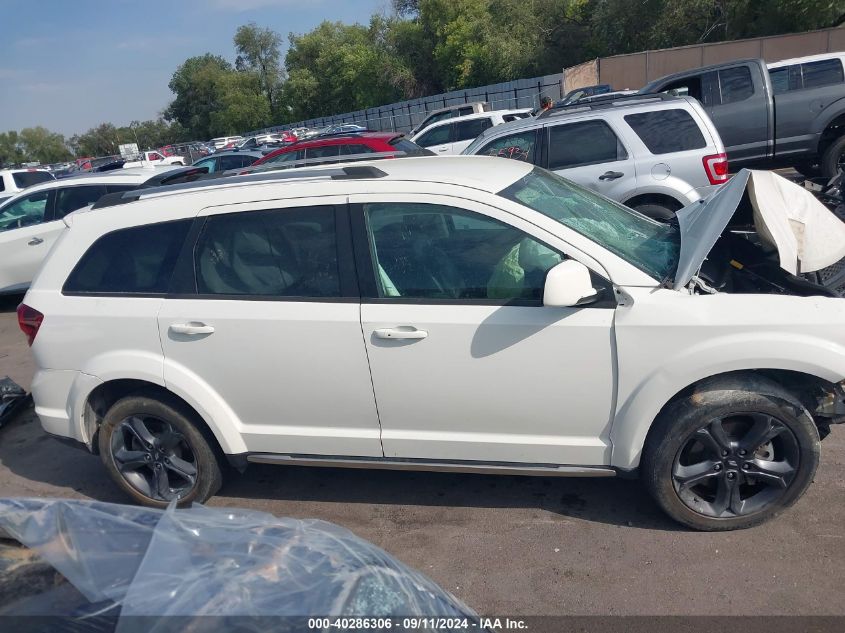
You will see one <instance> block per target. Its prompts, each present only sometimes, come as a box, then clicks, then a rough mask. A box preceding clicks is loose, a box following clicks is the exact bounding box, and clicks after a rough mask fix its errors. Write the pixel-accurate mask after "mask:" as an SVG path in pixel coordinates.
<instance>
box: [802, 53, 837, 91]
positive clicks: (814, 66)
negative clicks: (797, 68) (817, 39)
mask: <svg viewBox="0 0 845 633" xmlns="http://www.w3.org/2000/svg"><path fill="white" fill-rule="evenodd" d="M801 72H802V74H803V75H804V87H805V88H818V87H819V86H829V85H831V84H841V83H842V82H843V76H842V62H841V61H839V60H838V59H825V60H823V61H819V62H810V63H808V64H801Z"/></svg>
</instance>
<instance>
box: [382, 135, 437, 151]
mask: <svg viewBox="0 0 845 633" xmlns="http://www.w3.org/2000/svg"><path fill="white" fill-rule="evenodd" d="M390 146H391V147H393V148H394V149H396V150H397V151H400V152H405V153H406V154H410V155H414V154H416V155H420V154H424V153H425V154H428V153H429V151H428V150H424V149H423V148H422V147H420V146H419V145H417V144H416V143H414V142H413V141H409V140H408V139H406V138H404V137H399V138H395V139H393V140H392V141H390Z"/></svg>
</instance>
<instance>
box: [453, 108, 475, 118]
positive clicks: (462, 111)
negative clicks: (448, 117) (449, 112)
mask: <svg viewBox="0 0 845 633" xmlns="http://www.w3.org/2000/svg"><path fill="white" fill-rule="evenodd" d="M472 112H473V111H472V106H469V107H467V108H458V112H457V114H456V115H454V116H466V115H468V114H472Z"/></svg>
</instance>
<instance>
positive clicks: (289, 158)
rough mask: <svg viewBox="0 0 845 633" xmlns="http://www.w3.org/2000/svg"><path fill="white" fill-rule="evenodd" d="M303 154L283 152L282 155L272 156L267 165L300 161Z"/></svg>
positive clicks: (302, 152)
mask: <svg viewBox="0 0 845 633" xmlns="http://www.w3.org/2000/svg"><path fill="white" fill-rule="evenodd" d="M304 153H305V152H304V151H303V150H299V151H293V152H285V153H283V154H279V155H277V156H274V157H273V158H271V159H270V160H268V161H267V162H268V163H290V162H293V161H296V160H301V159H302V156H303V154H304Z"/></svg>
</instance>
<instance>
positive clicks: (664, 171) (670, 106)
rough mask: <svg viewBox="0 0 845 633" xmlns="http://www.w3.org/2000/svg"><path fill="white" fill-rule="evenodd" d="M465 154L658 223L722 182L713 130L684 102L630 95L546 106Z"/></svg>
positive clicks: (724, 175)
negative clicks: (533, 172)
mask: <svg viewBox="0 0 845 633" xmlns="http://www.w3.org/2000/svg"><path fill="white" fill-rule="evenodd" d="M464 154H475V155H483V156H499V157H503V158H510V159H515V160H520V161H524V162H528V163H532V164H534V165H537V166H539V167H544V168H546V169H549V170H551V171H553V172H555V173H557V174H560V175H561V176H564V177H566V178H569V179H570V180H572V181H573V182H575V183H577V184H579V185H582V186H584V187H587V188H589V189H592V190H593V191H597V192H598V193H600V194H602V195H605V196H607V197H608V198H611V199H613V200H617V201H619V202H622V203H624V204H626V205H628V206H629V207H633V208H634V209H636V210H638V211H640V212H641V213H644V214H645V215H647V216H649V217H651V218H653V219H657V220H669V219H671V218H672V217H674V215H675V212H676V211H678V210H679V209H681V208H682V207H685V206H687V205H688V204H691V203H693V202H696V201H697V200H700V199H701V198H703V197H704V196H706V195H707V194H709V193H711V192H712V191H713V190H714V189H715V188H717V187H718V186H720V185H722V184H724V183H725V182H727V180H728V159H727V156H726V154H725V147H724V145H723V144H722V139H721V138H720V137H719V132H718V131H717V130H716V127H715V126H714V125H713V122H712V121H711V120H710V117H708V116H707V113H706V112H705V111H704V108H703V107H702V106H701V104H700V103H699V102H698V101H696V100H695V99H693V98H691V97H671V96H668V95H652V96H645V97H644V96H643V95H632V96H628V97H620V98H617V99H611V100H609V101H602V100H600V99H599V100H596V101H594V102H592V103H589V102H588V103H584V104H581V103H576V104H573V105H571V106H563V107H558V108H552V109H551V110H547V111H546V112H543V113H541V114H540V115H538V116H537V117H533V118H531V119H525V120H522V121H517V122H514V123H506V124H505V125H500V126H498V127H494V128H492V129H489V130H487V131H485V132H484V134H482V135H481V136H480V137H478V138H477V139H476V140H475V141H473V143H472V144H471V145H470V146H469V147H467V148H466V150H464Z"/></svg>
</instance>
